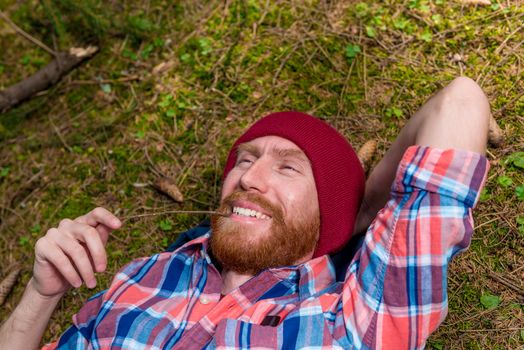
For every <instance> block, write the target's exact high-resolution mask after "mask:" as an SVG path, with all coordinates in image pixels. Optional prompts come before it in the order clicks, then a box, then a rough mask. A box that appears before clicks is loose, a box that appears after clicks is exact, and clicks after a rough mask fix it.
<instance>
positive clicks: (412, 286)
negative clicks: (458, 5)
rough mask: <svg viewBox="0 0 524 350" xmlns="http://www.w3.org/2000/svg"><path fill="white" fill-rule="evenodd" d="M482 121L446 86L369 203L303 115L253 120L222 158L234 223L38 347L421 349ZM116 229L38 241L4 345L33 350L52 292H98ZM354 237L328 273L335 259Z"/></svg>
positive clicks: (122, 280) (463, 223) (478, 181)
mask: <svg viewBox="0 0 524 350" xmlns="http://www.w3.org/2000/svg"><path fill="white" fill-rule="evenodd" d="M489 113H490V111H489V103H488V101H487V99H486V97H485V95H484V94H483V92H482V91H481V89H480V88H479V87H478V86H477V85H476V84H475V83H474V82H473V81H472V80H470V79H467V78H457V79H455V80H454V81H453V82H452V83H451V84H449V85H448V86H447V87H445V88H444V89H443V90H441V91H440V92H439V93H438V94H436V95H435V96H434V97H432V98H431V99H430V100H429V101H428V102H427V103H426V104H425V105H424V106H423V107H422V108H421V109H420V111H419V112H417V113H416V114H415V115H414V116H413V117H412V118H411V120H410V121H409V122H408V123H407V125H406V126H405V127H404V128H403V129H402V131H401V133H400V134H399V136H398V138H397V140H396V141H395V142H394V144H393V145H392V147H391V149H390V150H389V151H388V152H387V153H386V155H385V157H384V159H382V160H381V162H380V163H379V164H378V165H377V167H376V168H375V169H374V170H373V172H372V173H371V175H370V177H369V179H368V180H367V182H366V190H365V192H363V191H364V187H363V181H364V176H363V172H362V169H361V168H360V166H359V165H358V160H357V158H356V156H355V153H354V152H353V150H352V149H351V147H350V146H349V144H347V142H346V141H345V140H344V138H343V137H342V136H341V135H340V134H338V133H337V132H336V131H335V130H334V129H333V128H331V127H330V126H328V125H327V124H326V123H324V122H322V121H320V120H318V119H316V118H313V117H311V116H308V115H305V114H302V113H297V112H283V113H275V114H272V115H269V116H268V117H265V118H263V119H261V120H259V121H258V122H256V123H255V124H254V125H253V126H252V127H251V128H250V129H249V130H248V131H247V132H246V133H245V134H244V135H242V136H241V137H240V139H239V140H238V141H237V142H236V143H235V145H234V146H233V148H232V150H231V153H230V154H229V157H228V160H227V164H226V169H225V172H224V175H225V177H224V183H223V187H222V197H221V207H220V208H219V211H221V212H223V213H225V214H226V215H228V216H224V217H222V216H214V217H213V218H212V230H211V232H210V233H208V234H206V235H203V236H201V237H198V238H196V239H194V240H192V241H190V242H188V243H187V244H185V245H184V246H182V247H181V248H179V249H177V250H175V251H174V252H164V253H161V254H157V255H154V256H153V257H150V258H142V259H138V260H135V261H133V262H131V263H130V264H129V265H127V266H126V267H125V268H123V269H122V270H121V271H120V272H119V273H118V274H117V276H116V277H115V279H114V280H113V282H112V284H111V286H110V287H109V289H108V290H107V291H105V292H102V293H99V294H97V295H95V296H94V297H93V298H91V299H90V300H89V301H88V302H87V303H86V304H85V305H84V306H83V307H82V309H81V310H80V311H79V313H78V314H77V315H75V317H74V318H73V325H72V326H71V328H69V329H68V330H67V331H66V332H65V333H64V334H63V335H62V336H61V337H60V339H58V340H57V342H55V343H53V344H50V345H48V346H46V347H44V348H47V349H52V348H55V347H58V348H63V349H66V348H67V349H69V348H77V349H87V348H89V349H91V348H94V349H107V348H119V349H120V348H126V349H172V348H173V349H193V348H194V349H201V348H209V349H211V348H228V349H237V348H267V349H273V348H283V349H295V348H320V347H322V348H326V349H327V348H344V349H415V348H416V349H419V348H423V347H424V345H425V342H426V340H427V338H428V336H429V335H430V334H431V332H433V331H434V330H435V329H436V328H437V327H438V325H439V324H440V323H441V322H442V321H443V320H444V318H445V315H446V312H447V294H446V278H447V277H446V276H447V267H448V263H449V261H450V259H451V258H452V256H454V255H455V254H456V253H457V252H459V251H461V250H463V249H465V248H467V246H468V245H469V242H470V238H471V234H472V231H473V224H472V217H471V209H472V208H473V207H474V205H475V203H476V200H477V198H478V195H479V192H480V189H481V188H482V186H483V183H484V181H485V176H486V173H487V169H488V162H487V161H486V158H485V157H484V156H483V154H484V152H485V145H486V140H487V133H488V120H489ZM412 145H414V146H412ZM410 146H412V147H410ZM390 188H391V191H390ZM363 193H364V197H363V200H362V194H363ZM361 202H362V204H361V205H360V203H361ZM386 202H387V203H386ZM358 208H360V210H358ZM381 208H383V209H382V210H380V209H381ZM379 210H380V212H379ZM357 211H358V215H357ZM370 224H371V225H370ZM120 226H121V223H120V221H119V220H118V219H117V218H116V217H115V216H114V215H112V214H111V213H109V212H108V211H107V210H105V209H102V208H97V209H95V210H93V211H92V212H90V213H88V214H86V215H84V216H81V217H79V218H77V219H75V220H64V221H62V222H61V223H60V225H59V226H58V227H57V228H53V229H50V230H49V231H48V232H47V234H46V235H45V236H44V237H43V238H41V239H40V240H39V241H38V243H37V245H36V258H35V264H34V274H33V278H32V279H31V281H30V282H29V284H28V286H27V288H26V292H25V294H24V296H23V298H22V300H21V302H20V304H19V305H18V307H17V308H16V309H15V311H14V312H13V314H12V315H11V317H10V318H9V319H8V320H7V321H6V322H5V324H4V325H3V326H2V329H1V330H0V348H1V349H32V348H36V347H37V346H38V344H39V341H40V339H41V336H42V334H43V332H44V330H45V328H46V326H47V323H48V320H49V318H50V316H51V313H52V312H53V309H54V308H55V306H56V304H57V303H58V301H59V300H60V298H61V296H62V295H63V294H64V293H65V292H66V291H67V290H69V289H70V288H71V286H73V287H79V286H80V285H81V284H82V283H85V284H86V285H87V286H88V287H94V285H95V278H94V274H95V272H100V271H103V270H104V269H105V266H106V255H105V251H104V248H103V247H104V244H105V242H106V240H107V237H108V235H109V233H110V232H111V231H112V230H114V229H117V228H119V227H120ZM364 231H366V234H365V238H364V240H363V243H362V246H361V247H360V249H359V250H358V251H357V252H356V254H355V256H354V258H353V259H352V260H351V261H350V264H349V265H347V264H346V265H344V266H345V267H346V266H347V268H346V269H345V273H344V274H343V276H342V277H341V278H337V273H336V270H337V268H339V267H340V264H339V263H337V265H338V266H335V264H334V263H333V262H334V261H336V260H337V259H338V258H339V257H340V254H343V253H340V252H344V251H345V250H343V248H344V246H345V245H346V244H347V242H348V241H349V239H350V238H351V236H352V233H353V232H356V233H359V232H364ZM342 260H343V259H342Z"/></svg>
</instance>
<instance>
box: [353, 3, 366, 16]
mask: <svg viewBox="0 0 524 350" xmlns="http://www.w3.org/2000/svg"><path fill="white" fill-rule="evenodd" d="M368 13H369V6H368V4H366V3H365V2H359V3H358V4H356V5H355V14H356V15H357V17H358V18H362V17H366V16H367V14H368Z"/></svg>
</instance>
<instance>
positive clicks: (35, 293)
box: [25, 277, 66, 304]
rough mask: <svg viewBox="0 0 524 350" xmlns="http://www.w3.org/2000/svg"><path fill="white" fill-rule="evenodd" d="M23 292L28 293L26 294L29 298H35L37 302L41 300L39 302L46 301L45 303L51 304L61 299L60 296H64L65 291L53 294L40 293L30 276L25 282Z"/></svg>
mask: <svg viewBox="0 0 524 350" xmlns="http://www.w3.org/2000/svg"><path fill="white" fill-rule="evenodd" d="M25 293H26V294H28V296H30V297H31V298H35V299H33V300H34V302H37V303H39V302H41V303H46V304H53V303H54V304H56V303H58V301H60V299H62V297H63V296H64V294H65V293H66V292H60V293H57V294H53V295H46V294H42V293H41V292H40V291H39V289H38V288H37V283H36V281H35V279H34V277H31V279H30V280H29V282H28V283H27V287H26V291H25Z"/></svg>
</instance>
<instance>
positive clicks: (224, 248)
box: [209, 192, 320, 275]
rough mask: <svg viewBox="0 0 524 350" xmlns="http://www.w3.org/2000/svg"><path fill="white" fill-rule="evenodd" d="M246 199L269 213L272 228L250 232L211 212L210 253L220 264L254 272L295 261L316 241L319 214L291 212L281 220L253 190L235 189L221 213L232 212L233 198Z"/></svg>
mask: <svg viewBox="0 0 524 350" xmlns="http://www.w3.org/2000/svg"><path fill="white" fill-rule="evenodd" d="M235 200H246V201H249V202H252V203H255V204H257V205H259V206H260V207H262V208H263V209H264V210H265V211H267V212H268V213H269V214H270V215H271V219H270V220H271V221H272V222H271V227H270V228H269V229H268V230H267V231H266V232H263V233H257V234H256V235H255V236H253V235H250V232H249V231H248V230H249V227H246V225H243V224H242V223H239V222H236V221H233V220H231V219H230V218H229V217H222V216H217V215H214V216H212V218H211V228H212V230H213V231H212V233H211V238H210V242H209V244H210V248H211V252H212V253H213V255H214V256H215V258H216V259H217V260H218V262H219V263H220V264H221V265H222V266H223V268H225V269H228V270H232V271H235V272H238V273H241V274H253V275H255V274H257V273H259V272H260V271H262V270H265V269H267V268H271V267H280V266H290V265H294V264H296V263H297V262H298V261H299V260H300V259H302V258H303V257H305V256H306V255H307V254H308V253H311V252H313V250H314V249H315V246H316V244H317V239H318V232H319V227H320V219H319V215H318V213H317V215H314V216H313V217H306V215H304V214H303V213H297V214H296V215H294V219H293V220H288V222H286V221H285V220H284V215H283V212H282V210H281V209H280V208H278V207H276V206H275V205H273V204H272V203H270V202H269V201H267V200H266V199H264V198H263V197H262V196H260V195H258V194H254V193H246V192H234V193H232V194H231V195H229V196H228V197H226V198H225V199H224V200H223V201H222V205H221V206H220V208H219V209H218V211H220V212H231V210H232V206H233V204H232V203H233V201H235Z"/></svg>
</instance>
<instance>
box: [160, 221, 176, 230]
mask: <svg viewBox="0 0 524 350" xmlns="http://www.w3.org/2000/svg"><path fill="white" fill-rule="evenodd" d="M158 227H160V229H161V230H162V231H170V230H172V229H173V221H171V220H169V219H165V220H162V221H160V222H159V223H158Z"/></svg>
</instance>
